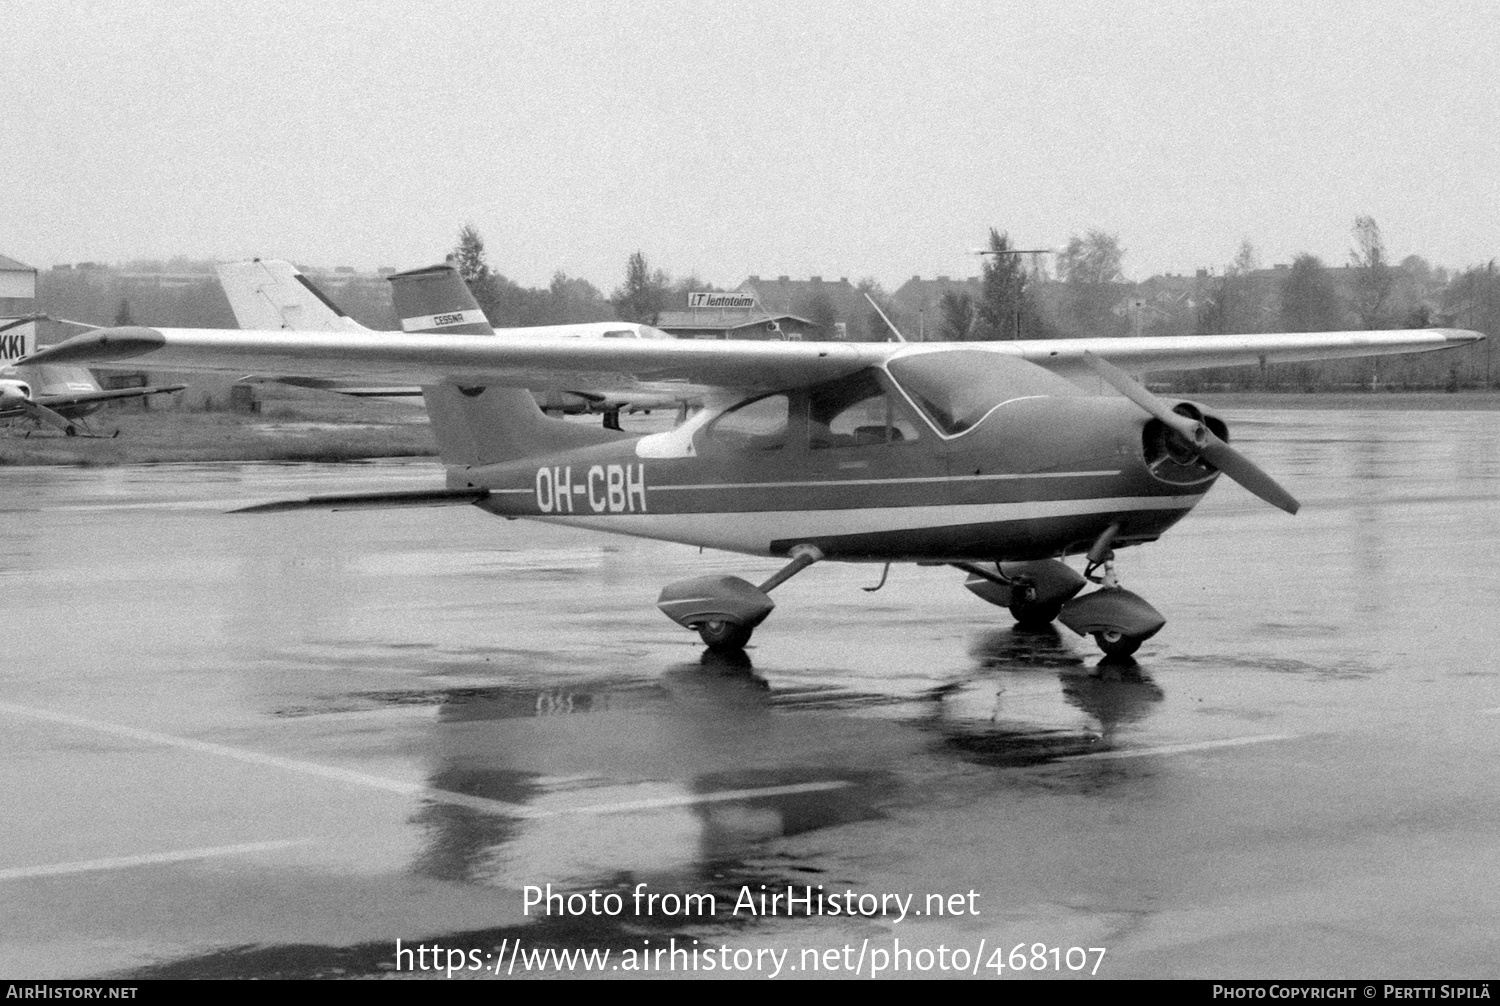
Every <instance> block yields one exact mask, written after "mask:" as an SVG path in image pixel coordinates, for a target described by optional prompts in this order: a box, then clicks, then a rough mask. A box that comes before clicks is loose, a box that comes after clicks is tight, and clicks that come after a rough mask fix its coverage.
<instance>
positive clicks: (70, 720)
mask: <svg viewBox="0 0 1500 1006" xmlns="http://www.w3.org/2000/svg"><path fill="white" fill-rule="evenodd" d="M0 713H10V714H11V715H13V716H26V717H29V718H31V719H39V720H46V721H48V722H51V723H61V724H63V725H65V726H70V727H76V728H78V729H81V730H93V731H96V732H98V733H105V734H113V735H114V736H116V737H128V738H130V739H131V740H136V741H141V742H143V743H146V744H161V745H164V746H166V747H175V748H181V749H183V750H186V751H197V752H200V753H202V754H210V755H215V756H217V757H220V758H232V759H234V760H236V761H241V762H246V763H248V764H251V765H264V766H267V767H269V768H278V769H282V770H284V771H287V772H299V773H301V774H303V775H310V776H316V777H318V778H320V779H329V780H332V781H334V782H340V783H345V784H348V785H354V786H364V787H366V788H368V789H378V790H383V791H385V792H387V793H397V794H399V795H401V796H411V797H417V798H419V799H425V800H435V801H438V802H440V803H448V804H454V805H457V806H460V807H469V808H471V809H473V810H479V811H484V812H485V813H489V814H504V815H507V816H509V817H524V818H543V817H561V816H564V815H569V814H628V813H632V812H635V811H643V810H656V809H659V808H664V807H687V806H692V805H695V804H702V803H723V802H725V801H729V800H753V799H756V798H758V797H769V796H785V795H788V794H793V793H816V792H821V791H824V790H831V789H842V788H843V787H845V786H848V785H850V783H848V782H846V781H843V780H828V781H824V782H805V783H793V784H789V785H786V786H765V787H761V788H759V789H732V790H719V791H717V792H713V793H689V794H682V795H680V796H669V797H653V798H650V799H645V800H627V801H622V802H617V803H608V804H595V805H589V806H583V807H559V808H556V809H547V808H541V807H528V806H524V805H522V804H518V803H507V802H506V801H504V800H491V799H489V798H487V797H482V796H469V795H468V794H465V793H454V792H452V791H451V790H446V789H434V788H432V787H431V786H425V785H423V784H421V783H416V782H403V781H402V780H400V779H389V778H386V777H385V776H378V775H371V774H369V773H368V772H356V771H354V770H353V769H345V768H336V767H334V766H332V765H322V764H319V763H318V762H310V761H301V760H298V759H294V758H281V757H278V756H277V755H269V754H263V753H261V752H259V751H250V750H247V749H246V748H237V747H230V746H229V745H227V744H214V743H212V742H210V741H199V740H193V739H191V738H188V737H177V736H174V735H172V734H164V733H158V732H156V731H155V730H142V729H140V728H138V727H127V726H124V725H123V724H119V723H110V722H107V721H105V720H95V719H90V718H88V717H85V716H73V715H71V714H69V713H59V712H54V711H53V710H51V709H38V708H36V707H33V706H20V705H15V704H14V703H10V702H0Z"/></svg>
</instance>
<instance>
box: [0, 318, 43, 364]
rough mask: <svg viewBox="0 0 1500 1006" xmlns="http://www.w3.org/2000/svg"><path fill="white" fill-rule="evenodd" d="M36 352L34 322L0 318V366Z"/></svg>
mask: <svg viewBox="0 0 1500 1006" xmlns="http://www.w3.org/2000/svg"><path fill="white" fill-rule="evenodd" d="M35 352H36V322H35V321H30V320H27V321H21V320H18V319H16V318H0V367H6V366H9V365H10V364H12V363H14V362H15V361H17V360H19V359H20V358H21V357H23V356H30V355H31V354H32V353H35Z"/></svg>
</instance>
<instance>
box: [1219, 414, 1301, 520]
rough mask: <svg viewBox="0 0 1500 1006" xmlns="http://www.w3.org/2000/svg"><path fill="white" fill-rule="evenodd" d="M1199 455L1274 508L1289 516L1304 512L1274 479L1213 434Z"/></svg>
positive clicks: (1299, 504)
mask: <svg viewBox="0 0 1500 1006" xmlns="http://www.w3.org/2000/svg"><path fill="white" fill-rule="evenodd" d="M1198 453H1199V454H1201V455H1202V456H1203V459H1204V460H1205V461H1207V462H1208V463H1209V464H1211V465H1213V466H1214V467H1215V468H1217V469H1218V470H1219V471H1221V472H1223V473H1224V474H1225V475H1228V476H1229V477H1230V478H1232V479H1234V480H1235V481H1236V482H1238V483H1239V484H1240V485H1242V486H1244V487H1245V488H1246V489H1248V490H1250V491H1251V492H1252V493H1254V494H1255V495H1257V496H1259V497H1260V498H1261V499H1263V500H1265V501H1266V502H1267V503H1269V504H1271V505H1272V506H1273V507H1276V508H1278V509H1281V510H1285V511H1286V512H1287V513H1296V512H1297V511H1298V510H1300V509H1302V504H1301V503H1298V502H1297V500H1296V497H1294V496H1293V495H1292V494H1291V493H1289V492H1287V491H1286V490H1285V489H1283V488H1281V486H1280V484H1279V483H1277V481H1276V480H1275V479H1273V478H1271V476H1269V475H1267V474H1266V473H1265V472H1263V471H1261V469H1260V466H1259V465H1257V464H1256V463H1255V462H1254V461H1251V460H1250V459H1249V458H1247V457H1245V455H1243V454H1241V453H1240V452H1239V451H1237V450H1235V449H1234V448H1233V447H1230V446H1229V445H1228V444H1226V443H1225V442H1224V441H1222V440H1220V439H1219V438H1218V437H1216V436H1214V435H1213V433H1212V432H1209V434H1208V442H1207V443H1206V444H1204V445H1203V446H1202V447H1200V448H1199V449H1198Z"/></svg>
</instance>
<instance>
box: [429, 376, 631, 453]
mask: <svg viewBox="0 0 1500 1006" xmlns="http://www.w3.org/2000/svg"><path fill="white" fill-rule="evenodd" d="M422 398H423V400H424V401H425V402H426V403H427V417H428V419H429V420H430V421H431V423H432V432H433V436H434V437H435V438H436V439H437V444H438V456H439V458H440V459H441V460H442V462H443V464H445V465H450V466H451V465H457V466H461V467H477V466H479V465H493V464H499V463H501V462H504V461H515V460H517V459H518V458H527V457H532V456H533V455H537V454H549V453H552V452H554V451H567V450H573V449H574V448H578V447H591V446H593V445H595V444H605V443H609V442H610V441H613V440H621V439H624V438H627V437H629V436H630V434H628V433H619V432H616V431H614V430H603V429H600V428H599V427H597V426H580V425H579V424H577V423H570V422H567V421H565V420H562V419H552V418H550V417H548V416H546V415H544V414H543V413H542V410H541V408H540V407H538V406H537V404H536V398H535V397H534V396H533V395H532V394H531V392H529V391H527V390H526V389H525V388H462V387H458V386H456V385H452V384H437V385H432V386H429V387H426V388H423V389H422Z"/></svg>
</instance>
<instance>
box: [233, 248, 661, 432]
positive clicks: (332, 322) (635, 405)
mask: <svg viewBox="0 0 1500 1006" xmlns="http://www.w3.org/2000/svg"><path fill="white" fill-rule="evenodd" d="M217 269H218V273H219V285H220V286H221V287H223V289H224V296H225V298H226V299H228V301H229V307H230V310H232V311H233V312H234V319H235V322H236V324H238V325H239V326H240V328H242V329H251V330H263V331H269V330H276V331H288V330H290V331H301V332H370V331H374V329H369V328H366V327H365V326H364V325H361V324H360V323H359V322H357V321H355V320H354V319H353V318H351V317H349V316H348V315H347V314H345V313H344V312H343V311H342V310H340V308H339V307H338V305H336V304H334V303H333V301H331V300H329V299H328V297H327V296H326V295H325V294H324V293H323V291H322V290H319V289H318V288H317V286H315V285H314V284H313V282H312V281H311V280H309V279H308V278H307V277H306V276H305V275H303V274H302V272H301V270H299V269H298V268H297V267H296V266H294V265H292V264H291V263H290V262H285V261H282V260H280V259H252V260H250V261H246V262H226V263H223V264H221V265H219V266H218V267H217ZM388 278H389V280H390V284H391V306H392V307H393V308H394V309H395V312H396V316H397V318H398V319H400V323H401V331H402V332H405V333H408V334H411V333H422V332H435V333H448V334H464V335H498V336H500V337H502V338H545V339H670V338H671V336H670V335H668V334H667V333H666V332H663V331H660V330H659V329H655V328H652V327H651V326H649V325H638V324H634V323H631V322H621V321H610V322H587V323H582V324H572V325H547V326H542V327H537V328H512V329H502V330H500V331H499V332H496V330H495V329H493V328H491V327H490V323H489V320H488V319H487V318H486V317H485V315H484V311H483V310H482V309H481V308H480V306H479V302H478V301H476V300H475V299H474V294H473V293H472V292H471V291H470V290H469V286H468V284H467V283H465V282H464V281H463V279H462V278H461V277H460V276H459V274H458V270H457V269H455V268H453V267H452V266H451V265H435V266H428V267H427V268H425V269H414V270H411V271H409V272H399V273H395V274H393V275H391V276H390V277H388ZM278 380H279V381H281V382H282V383H286V384H293V385H298V386H301V387H307V388H315V389H318V390H322V391H332V392H337V393H338V394H341V395H348V396H351V397H355V398H373V399H376V400H379V401H383V402H410V403H412V404H419V403H420V400H421V396H422V389H421V388H419V387H416V386H415V385H408V386H394V387H372V386H368V385H365V384H359V383H350V382H348V381H333V380H327V379H320V378H305V377H297V376H288V377H282V378H279V379H278ZM536 397H537V404H538V405H540V406H541V407H542V409H543V410H544V411H547V412H561V413H567V414H578V413H603V415H604V425H605V426H606V427H607V428H609V429H614V430H618V429H619V428H620V412H621V411H622V410H637V409H652V408H670V407H672V406H675V405H676V404H677V402H676V400H675V399H673V398H670V397H667V396H661V395H644V394H635V395H631V396H622V395H619V394H617V393H615V392H613V391H610V390H607V389H588V388H570V389H549V390H547V391H538V392H537V393H536Z"/></svg>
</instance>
